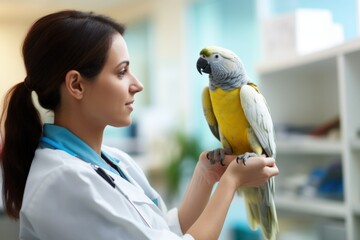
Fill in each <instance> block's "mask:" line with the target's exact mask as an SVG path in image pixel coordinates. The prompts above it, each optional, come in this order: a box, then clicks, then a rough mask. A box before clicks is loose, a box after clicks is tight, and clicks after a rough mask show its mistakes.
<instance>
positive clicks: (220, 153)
mask: <svg viewBox="0 0 360 240" xmlns="http://www.w3.org/2000/svg"><path fill="white" fill-rule="evenodd" d="M206 158H207V159H208V160H209V162H210V164H212V165H213V164H215V163H216V162H220V164H221V165H222V166H225V164H224V159H225V150H224V149H222V148H217V149H215V150H212V151H209V152H208V153H207V154H206Z"/></svg>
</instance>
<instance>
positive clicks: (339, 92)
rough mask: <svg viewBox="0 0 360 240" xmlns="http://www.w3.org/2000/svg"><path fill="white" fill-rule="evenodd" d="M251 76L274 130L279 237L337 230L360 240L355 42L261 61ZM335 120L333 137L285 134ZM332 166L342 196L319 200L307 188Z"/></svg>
mask: <svg viewBox="0 0 360 240" xmlns="http://www.w3.org/2000/svg"><path fill="white" fill-rule="evenodd" d="M257 72H258V75H259V78H260V80H259V85H260V89H261V91H262V93H263V95H264V96H265V98H266V99H267V102H268V105H269V107H270V111H271V115H272V118H273V121H274V125H275V132H276V142H277V157H276V160H277V165H278V167H279V169H280V174H279V176H277V177H276V204H277V209H278V216H279V221H280V232H281V233H280V236H279V239H332V238H331V235H329V233H331V231H334V234H341V231H342V230H343V235H346V239H347V240H358V239H360V40H359V39H355V40H352V41H349V42H346V43H344V44H342V45H339V46H336V47H334V48H331V49H327V50H324V51H320V52H316V53H312V54H308V55H303V56H296V57H292V58H289V59H284V60H283V61H277V62H264V63H261V64H259V66H258V68H257ZM337 118H338V119H339V121H340V123H339V127H338V128H339V131H338V134H335V136H334V134H333V135H332V137H319V136H317V137H314V136H310V135H309V134H289V133H288V131H284V129H289V126H291V129H301V130H302V131H303V132H306V131H304V129H311V128H316V127H319V126H321V125H322V124H324V123H326V122H328V121H329V120H331V119H337ZM334 163H335V164H337V165H334ZM332 164H333V168H334V169H335V170H336V169H337V170H339V171H338V172H340V178H341V180H342V183H343V185H342V186H343V188H342V189H343V191H342V192H343V194H341V196H336V197H334V196H331V197H329V196H326V197H324V196H319V194H318V192H316V190H314V189H312V188H309V186H307V185H306V184H308V183H309V182H311V181H310V180H311V178H310V176H313V177H314V175H315V176H316V171H315V170H316V169H328V167H329V166H332ZM312 174H314V175H312ZM304 183H305V185H304ZM304 186H305V187H304ZM339 229H340V230H339ZM339 231H340V232H339ZM296 236H298V238H296ZM329 236H330V237H329ZM334 236H335V235H332V237H334ZM339 236H340V235H339ZM304 237H305V238H304ZM343 239H345V238H343Z"/></svg>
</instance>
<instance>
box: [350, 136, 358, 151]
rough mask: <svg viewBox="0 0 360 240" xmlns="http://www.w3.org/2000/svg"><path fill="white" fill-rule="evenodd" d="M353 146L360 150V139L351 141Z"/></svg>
mask: <svg viewBox="0 0 360 240" xmlns="http://www.w3.org/2000/svg"><path fill="white" fill-rule="evenodd" d="M351 148H352V149H353V150H356V151H360V139H354V140H353V141H351Z"/></svg>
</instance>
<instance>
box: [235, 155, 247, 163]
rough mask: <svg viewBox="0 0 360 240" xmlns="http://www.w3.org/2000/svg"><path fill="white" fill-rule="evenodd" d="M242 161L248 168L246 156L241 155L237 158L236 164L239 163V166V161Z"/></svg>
mask: <svg viewBox="0 0 360 240" xmlns="http://www.w3.org/2000/svg"><path fill="white" fill-rule="evenodd" d="M240 160H241V161H242V163H243V164H244V166H246V160H247V159H245V156H244V155H239V156H237V157H236V163H238V164H239V161H240Z"/></svg>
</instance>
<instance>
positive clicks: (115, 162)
mask: <svg viewBox="0 0 360 240" xmlns="http://www.w3.org/2000/svg"><path fill="white" fill-rule="evenodd" d="M123 32H124V27H123V26H122V25H121V24H118V23H115V22H114V21H113V20H111V19H109V18H107V17H104V16H99V15H95V14H93V13H84V12H78V11H62V12H57V13H53V14H50V15H48V16H45V17H43V18H41V19H39V20H38V21H37V22H35V24H34V25H33V26H32V27H31V29H30V31H29V33H28V34H27V36H26V38H25V41H24V45H23V57H24V62H25V67H26V73H27V77H26V78H25V80H24V81H23V82H20V83H19V84H17V85H15V86H14V87H13V88H12V89H11V90H10V92H9V93H8V95H7V102H6V106H7V108H6V111H5V112H4V113H5V114H3V118H4V119H5V137H4V147H3V154H2V159H3V171H4V203H5V208H6V211H7V213H8V215H10V216H11V217H13V218H19V219H20V238H21V239H51V240H54V239H61V240H64V239H217V238H218V236H219V234H220V231H221V228H222V226H223V223H224V220H225V216H226V213H227V210H228V208H229V205H230V203H231V200H232V198H233V196H234V193H235V191H236V189H237V188H238V187H240V186H241V187H246V186H258V185H260V184H263V183H264V182H265V181H266V180H267V179H268V178H269V177H271V176H274V175H276V174H278V169H277V168H276V166H275V164H274V159H270V158H262V157H258V158H253V159H252V160H251V161H250V160H249V161H248V162H249V164H247V166H246V167H245V166H243V165H242V164H237V163H236V161H234V159H235V156H227V157H226V160H225V162H226V165H227V167H223V166H221V165H210V164H209V163H208V160H207V159H206V152H204V153H202V154H201V155H200V157H199V161H198V164H197V165H196V168H195V170H194V175H193V177H192V180H191V183H190V185H189V187H188V190H187V193H186V194H185V198H184V200H183V202H182V204H181V206H180V207H179V208H178V210H177V209H172V210H170V211H169V212H168V211H167V210H166V207H165V205H164V203H163V201H162V199H161V198H160V196H159V195H158V194H157V192H156V191H155V190H154V189H153V188H152V187H151V186H150V185H149V183H148V181H147V179H146V178H145V175H144V174H143V172H142V171H141V170H140V169H139V167H138V166H137V165H136V164H135V162H134V161H133V160H132V159H131V158H130V157H129V156H128V155H126V154H125V153H124V152H121V151H119V150H117V149H113V148H109V147H106V146H103V145H102V137H103V131H104V128H105V127H106V126H107V125H111V126H116V127H122V126H128V125H129V124H131V117H130V115H131V112H132V111H133V107H134V96H135V95H136V94H137V93H138V92H140V91H142V89H143V86H142V85H141V83H140V82H138V81H137V79H136V78H135V77H134V75H133V74H132V73H131V71H130V68H129V65H130V62H129V54H128V50H127V47H126V43H125V41H124V38H123V37H122V34H123ZM33 91H34V92H35V93H36V94H37V96H38V99H39V103H40V104H41V106H42V107H44V108H45V109H49V110H51V111H53V112H54V124H45V125H44V126H43V125H42V123H41V121H40V118H39V115H38V112H37V110H36V109H35V107H34V105H33V103H32V98H31V93H32V92H33ZM218 181H219V184H218V187H217V189H216V191H215V192H214V194H213V195H212V196H211V197H210V194H211V190H212V187H213V185H214V184H215V183H216V182H218Z"/></svg>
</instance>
